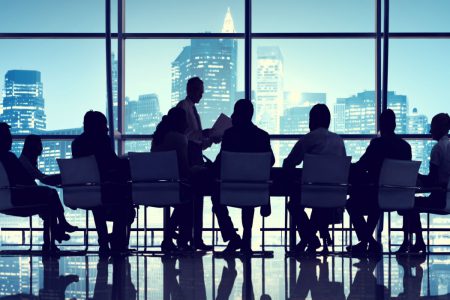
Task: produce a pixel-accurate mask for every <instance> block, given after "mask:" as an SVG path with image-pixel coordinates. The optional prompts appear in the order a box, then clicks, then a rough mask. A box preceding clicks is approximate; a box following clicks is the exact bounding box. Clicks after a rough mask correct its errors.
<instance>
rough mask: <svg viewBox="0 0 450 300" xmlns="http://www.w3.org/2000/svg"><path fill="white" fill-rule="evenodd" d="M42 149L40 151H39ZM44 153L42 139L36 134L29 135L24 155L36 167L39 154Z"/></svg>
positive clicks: (26, 139) (24, 146) (23, 151)
mask: <svg viewBox="0 0 450 300" xmlns="http://www.w3.org/2000/svg"><path fill="white" fill-rule="evenodd" d="M38 148H40V149H38ZM41 151H42V140H41V137H40V136H38V135H35V134H30V135H27V137H26V138H25V142H24V144H23V148H22V155H25V156H26V157H28V159H30V160H31V163H32V164H34V165H36V164H37V158H38V156H39V154H40V153H39V152H41Z"/></svg>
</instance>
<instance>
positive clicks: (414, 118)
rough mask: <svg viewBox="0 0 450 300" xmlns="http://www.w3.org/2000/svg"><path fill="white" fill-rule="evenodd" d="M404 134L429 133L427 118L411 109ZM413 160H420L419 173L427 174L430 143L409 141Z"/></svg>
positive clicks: (415, 109)
mask: <svg viewBox="0 0 450 300" xmlns="http://www.w3.org/2000/svg"><path fill="white" fill-rule="evenodd" d="M407 120H408V122H407V129H406V133H410V134H427V133H428V132H429V131H430V129H429V128H430V125H429V124H428V118H427V116H425V115H423V114H419V112H418V110H417V108H413V110H412V113H411V114H410V115H409V116H408V118H407ZM409 144H410V145H411V150H412V154H413V159H415V160H420V161H421V162H422V164H421V165H420V172H421V173H422V174H427V173H428V171H429V166H430V150H431V145H432V144H433V142H432V141H426V140H410V141H409Z"/></svg>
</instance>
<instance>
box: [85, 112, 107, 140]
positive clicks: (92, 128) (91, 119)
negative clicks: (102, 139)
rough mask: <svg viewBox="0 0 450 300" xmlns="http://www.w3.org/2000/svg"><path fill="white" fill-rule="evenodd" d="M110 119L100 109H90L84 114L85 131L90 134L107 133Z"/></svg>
mask: <svg viewBox="0 0 450 300" xmlns="http://www.w3.org/2000/svg"><path fill="white" fill-rule="evenodd" d="M107 124H108V121H107V119H106V117H105V115H104V114H102V113H101V112H99V111H93V110H90V111H88V112H87V113H86V114H85V115H84V121H83V127H84V132H85V133H88V134H97V135H98V134H106V133H107V132H108V125H107Z"/></svg>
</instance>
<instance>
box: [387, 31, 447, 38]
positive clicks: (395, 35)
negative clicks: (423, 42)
mask: <svg viewBox="0 0 450 300" xmlns="http://www.w3.org/2000/svg"><path fill="white" fill-rule="evenodd" d="M389 38H391V39H450V32H389Z"/></svg>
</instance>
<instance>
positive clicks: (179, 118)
mask: <svg viewBox="0 0 450 300" xmlns="http://www.w3.org/2000/svg"><path fill="white" fill-rule="evenodd" d="M185 130H186V113H185V112H184V110H183V109H181V108H178V107H173V108H171V109H170V110H169V112H168V113H167V115H165V116H163V117H162V119H161V122H159V124H158V125H157V126H156V130H155V132H154V133H153V141H152V145H153V146H156V145H160V144H161V143H162V142H163V141H164V138H165V137H166V134H167V133H169V132H171V131H176V132H180V133H183V132H184V131H185Z"/></svg>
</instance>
